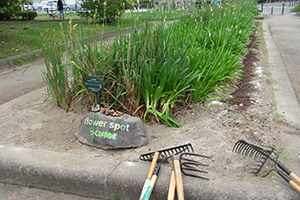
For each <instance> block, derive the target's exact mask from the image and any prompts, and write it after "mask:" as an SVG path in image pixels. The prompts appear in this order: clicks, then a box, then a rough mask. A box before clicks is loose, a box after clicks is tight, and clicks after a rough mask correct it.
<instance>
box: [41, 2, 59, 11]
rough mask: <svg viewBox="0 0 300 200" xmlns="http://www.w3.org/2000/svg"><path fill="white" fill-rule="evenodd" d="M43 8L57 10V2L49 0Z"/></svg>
mask: <svg viewBox="0 0 300 200" xmlns="http://www.w3.org/2000/svg"><path fill="white" fill-rule="evenodd" d="M42 10H44V11H46V12H47V10H48V11H52V10H57V2H48V3H47V4H46V5H44V6H43V7H42Z"/></svg>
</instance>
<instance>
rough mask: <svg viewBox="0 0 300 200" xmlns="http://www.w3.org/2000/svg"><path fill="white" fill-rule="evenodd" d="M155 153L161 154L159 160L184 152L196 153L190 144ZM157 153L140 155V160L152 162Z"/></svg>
mask: <svg viewBox="0 0 300 200" xmlns="http://www.w3.org/2000/svg"><path fill="white" fill-rule="evenodd" d="M155 152H158V153H159V157H158V160H163V159H164V158H167V157H170V156H172V155H173V154H180V153H182V152H194V149H193V147H192V145H191V144H190V143H188V144H184V145H180V146H176V147H171V148H167V149H163V150H159V151H155ZM155 152H150V153H146V154H142V155H140V160H142V161H150V162H151V161H152V160H153V156H154V154H155Z"/></svg>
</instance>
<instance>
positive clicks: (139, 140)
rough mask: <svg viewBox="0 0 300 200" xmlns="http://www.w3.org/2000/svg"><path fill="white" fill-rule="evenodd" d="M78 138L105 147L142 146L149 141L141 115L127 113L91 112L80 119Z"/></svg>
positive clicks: (85, 142)
mask: <svg viewBox="0 0 300 200" xmlns="http://www.w3.org/2000/svg"><path fill="white" fill-rule="evenodd" d="M78 140H79V141H80V142H81V143H84V144H87V145H90V146H93V147H98V148H103V149H122V148H131V147H140V146H142V145H145V144H147V143H148V138H147V135H146V132H145V127H144V124H143V122H142V120H141V119H140V118H139V117H132V116H130V115H126V114H124V115H121V116H120V117H113V116H108V115H105V114H103V113H102V112H91V113H88V114H87V115H85V116H83V117H82V118H81V119H80V125H79V128H78Z"/></svg>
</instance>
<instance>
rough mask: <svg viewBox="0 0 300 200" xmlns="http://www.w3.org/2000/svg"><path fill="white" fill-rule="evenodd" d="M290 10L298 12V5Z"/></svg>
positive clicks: (299, 7)
mask: <svg viewBox="0 0 300 200" xmlns="http://www.w3.org/2000/svg"><path fill="white" fill-rule="evenodd" d="M291 12H300V5H297V6H295V8H293V9H291Z"/></svg>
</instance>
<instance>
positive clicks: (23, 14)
mask: <svg viewBox="0 0 300 200" xmlns="http://www.w3.org/2000/svg"><path fill="white" fill-rule="evenodd" d="M24 2H25V0H2V1H0V20H11V19H24V20H32V19H34V18H35V17H36V16H37V13H36V12H30V11H28V12H27V11H21V7H20V5H22V4H23V3H24Z"/></svg>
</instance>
